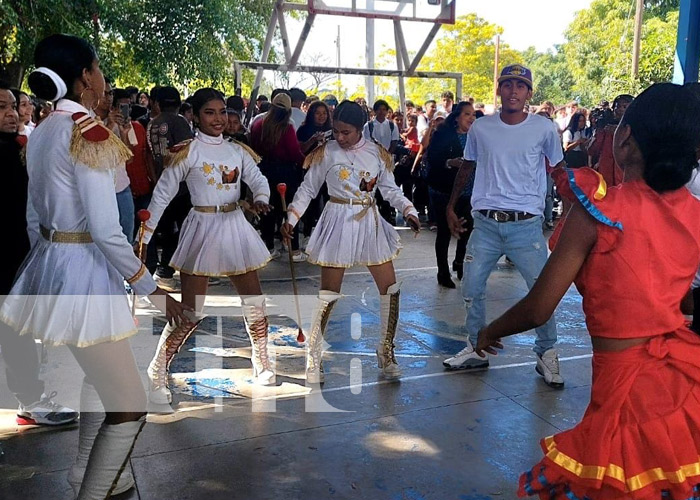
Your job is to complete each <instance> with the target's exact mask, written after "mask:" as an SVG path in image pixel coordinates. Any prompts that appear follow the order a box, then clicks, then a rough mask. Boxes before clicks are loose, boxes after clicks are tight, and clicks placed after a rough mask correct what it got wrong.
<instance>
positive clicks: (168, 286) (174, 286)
mask: <svg viewBox="0 0 700 500" xmlns="http://www.w3.org/2000/svg"><path fill="white" fill-rule="evenodd" d="M154 280H155V282H156V285H158V286H159V287H160V288H162V289H163V290H165V291H166V292H179V291H180V285H179V284H178V282H177V280H175V278H161V277H160V276H158V275H157V274H156V275H155V277H154Z"/></svg>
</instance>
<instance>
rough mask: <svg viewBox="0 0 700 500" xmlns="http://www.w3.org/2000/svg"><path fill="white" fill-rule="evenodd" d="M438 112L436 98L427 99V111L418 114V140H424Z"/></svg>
mask: <svg viewBox="0 0 700 500" xmlns="http://www.w3.org/2000/svg"><path fill="white" fill-rule="evenodd" d="M436 112H437V103H436V102H435V100H434V99H429V100H427V101H425V113H423V114H422V115H418V125H417V129H418V140H419V141H422V140H423V137H425V133H426V132H427V131H428V130H429V129H430V122H431V121H433V118H434V117H435V113H436Z"/></svg>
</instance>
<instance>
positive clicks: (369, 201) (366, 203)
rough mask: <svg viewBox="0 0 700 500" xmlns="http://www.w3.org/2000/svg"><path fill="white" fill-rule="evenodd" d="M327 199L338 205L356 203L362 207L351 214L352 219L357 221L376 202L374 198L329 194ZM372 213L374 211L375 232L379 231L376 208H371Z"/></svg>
mask: <svg viewBox="0 0 700 500" xmlns="http://www.w3.org/2000/svg"><path fill="white" fill-rule="evenodd" d="M329 201H330V202H331V203H338V204H339V205H351V206H352V205H358V206H361V207H363V208H362V210H360V211H359V212H357V213H356V214H355V215H354V216H353V219H355V220H357V221H359V220H362V219H363V218H364V217H365V215H367V214H368V213H369V211H370V210H371V209H372V207H374V206H375V205H376V204H377V200H376V199H375V198H336V197H335V196H331V198H330V200H329ZM372 213H374V225H375V229H376V230H377V232H379V214H378V213H377V211H376V210H372Z"/></svg>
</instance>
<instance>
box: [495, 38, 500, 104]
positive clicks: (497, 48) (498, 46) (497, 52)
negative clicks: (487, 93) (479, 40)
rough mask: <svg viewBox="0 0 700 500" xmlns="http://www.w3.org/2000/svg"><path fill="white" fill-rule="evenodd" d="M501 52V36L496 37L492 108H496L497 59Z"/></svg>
mask: <svg viewBox="0 0 700 500" xmlns="http://www.w3.org/2000/svg"><path fill="white" fill-rule="evenodd" d="M500 52H501V35H496V57H495V59H494V63H493V108H494V109H496V108H498V59H499V57H500Z"/></svg>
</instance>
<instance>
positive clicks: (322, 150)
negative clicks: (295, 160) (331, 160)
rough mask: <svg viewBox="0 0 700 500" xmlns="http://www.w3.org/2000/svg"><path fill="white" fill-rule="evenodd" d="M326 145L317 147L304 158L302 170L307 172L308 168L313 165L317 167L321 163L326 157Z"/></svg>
mask: <svg viewBox="0 0 700 500" xmlns="http://www.w3.org/2000/svg"><path fill="white" fill-rule="evenodd" d="M327 144H328V143H327V142H326V143H325V144H323V145H322V146H319V147H317V148H316V149H314V150H313V151H311V153H309V154H308V155H306V158H304V170H307V169H308V168H310V167H313V166H314V165H318V164H319V163H321V162H322V161H323V158H324V157H325V156H326V145H327Z"/></svg>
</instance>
